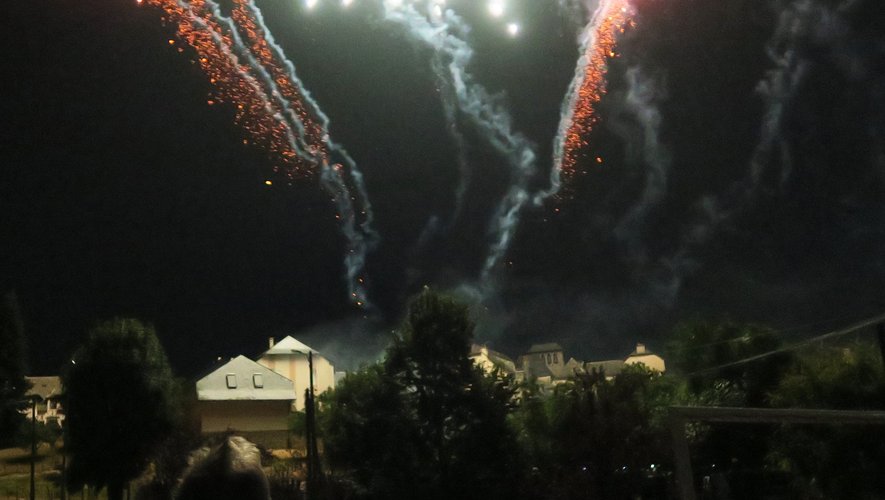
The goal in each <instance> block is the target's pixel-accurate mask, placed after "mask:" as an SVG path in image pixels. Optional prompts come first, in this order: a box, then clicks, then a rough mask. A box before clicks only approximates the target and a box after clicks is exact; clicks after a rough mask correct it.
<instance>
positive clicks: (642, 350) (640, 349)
mask: <svg viewBox="0 0 885 500" xmlns="http://www.w3.org/2000/svg"><path fill="white" fill-rule="evenodd" d="M636 354H645V344H640V343H638V342H637V343H636Z"/></svg>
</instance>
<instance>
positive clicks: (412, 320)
mask: <svg viewBox="0 0 885 500" xmlns="http://www.w3.org/2000/svg"><path fill="white" fill-rule="evenodd" d="M472 338H473V323H472V322H471V321H470V319H469V316H468V312H467V308H466V307H465V306H464V305H462V304H460V303H458V302H456V301H455V300H453V299H451V298H448V297H445V296H441V295H438V294H436V293H433V292H431V291H429V290H425V292H424V293H422V294H421V295H419V296H418V297H416V298H415V299H414V300H413V301H412V303H411V305H410V307H409V311H408V313H407V316H406V319H405V321H404V322H403V324H402V326H401V327H400V329H399V331H398V332H397V335H396V337H395V339H394V341H393V343H392V344H391V346H390V347H389V348H388V350H387V355H386V359H385V360H384V361H383V362H382V363H380V364H377V365H372V366H369V367H366V368H365V369H363V370H362V371H360V372H358V373H355V374H352V375H350V376H348V377H347V378H346V379H345V380H344V381H343V382H342V383H341V384H340V385H339V387H338V388H337V389H336V390H335V391H334V393H333V394H332V395H331V397H330V398H329V399H328V403H329V404H328V405H326V408H327V409H326V410H325V412H324V415H323V422H324V427H325V442H326V450H327V456H328V459H329V461H330V464H331V465H332V466H333V467H335V468H336V469H337V470H339V471H341V472H345V473H347V474H349V475H351V476H352V478H353V479H354V481H355V482H356V483H357V484H358V485H359V486H360V488H361V491H360V492H359V493H360V494H361V495H362V496H365V497H367V498H430V499H432V498H468V499H469V498H502V497H505V496H509V495H512V494H513V491H514V490H513V488H514V485H515V474H517V473H518V471H519V466H518V450H517V449H516V447H515V445H514V443H515V440H514V438H513V436H512V433H511V431H510V428H509V427H508V426H507V423H506V419H507V413H508V405H509V404H510V402H511V400H512V398H513V389H512V387H511V384H510V381H509V380H507V379H505V378H502V377H496V376H486V375H485V374H484V373H483V372H482V371H481V370H480V369H478V368H476V367H474V366H473V364H472V362H471V361H470V359H469V357H468V355H469V351H470V343H471V341H472Z"/></svg>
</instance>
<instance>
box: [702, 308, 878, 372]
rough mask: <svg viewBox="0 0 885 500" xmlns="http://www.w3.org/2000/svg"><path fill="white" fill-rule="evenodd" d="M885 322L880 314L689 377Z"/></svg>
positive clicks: (704, 370) (750, 361)
mask: <svg viewBox="0 0 885 500" xmlns="http://www.w3.org/2000/svg"><path fill="white" fill-rule="evenodd" d="M883 321H885V314H880V315H878V316H874V317H872V318H868V319H865V320H863V321H860V322H858V323H855V324H853V325H851V326H847V327H845V328H842V329H839V330H834V331H832V332H828V333H825V334H823V335H818V336H817V337H812V338H810V339H806V340H803V341H801V342H796V343H795V344H792V345H789V346H787V347H782V348H780V349H775V350H773V351H768V352H763V353H762V354H757V355H755V356H750V357H748V358H744V359H739V360H737V361H732V362H730V363H725V364H722V365H719V366H713V367H710V368H704V369H703V370H697V371H695V372H692V373H689V374H688V375H699V374H702V373H708V372H712V371H716V370H721V369H723V368H731V367H733V366H739V365H743V364H747V363H752V362H753V361H758V360H760V359H764V358H767V357H770V356H774V355H775V354H781V353H785V352H789V351H793V350H796V349H800V348H802V347H805V346H807V345H809V344H813V343H815V342H820V341H823V340H829V339H832V338H836V337H841V336H843V335H848V334H849V333H854V332H856V331H857V330H860V329H863V328H867V327H870V326H873V325H875V324H878V323H882V322H883Z"/></svg>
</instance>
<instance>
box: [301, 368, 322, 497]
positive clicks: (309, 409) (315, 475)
mask: <svg viewBox="0 0 885 500" xmlns="http://www.w3.org/2000/svg"><path fill="white" fill-rule="evenodd" d="M307 368H308V371H309V372H310V376H309V380H310V386H309V387H308V388H307V389H306V390H305V391H304V403H305V404H304V417H305V419H306V420H307V425H306V427H307V429H305V430H306V431H307V432H306V434H307V493H308V498H310V499H314V498H316V492H317V491H319V489H318V488H317V486H318V484H319V482H320V480H321V478H322V471H321V466H320V455H319V448H318V447H317V434H316V400H315V399H314V391H313V352H311V351H308V353H307Z"/></svg>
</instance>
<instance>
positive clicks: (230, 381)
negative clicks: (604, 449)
mask: <svg viewBox="0 0 885 500" xmlns="http://www.w3.org/2000/svg"><path fill="white" fill-rule="evenodd" d="M225 378H227V388H228V389H236V388H237V375H236V374H235V373H228V374H227V376H226V377H225Z"/></svg>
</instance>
